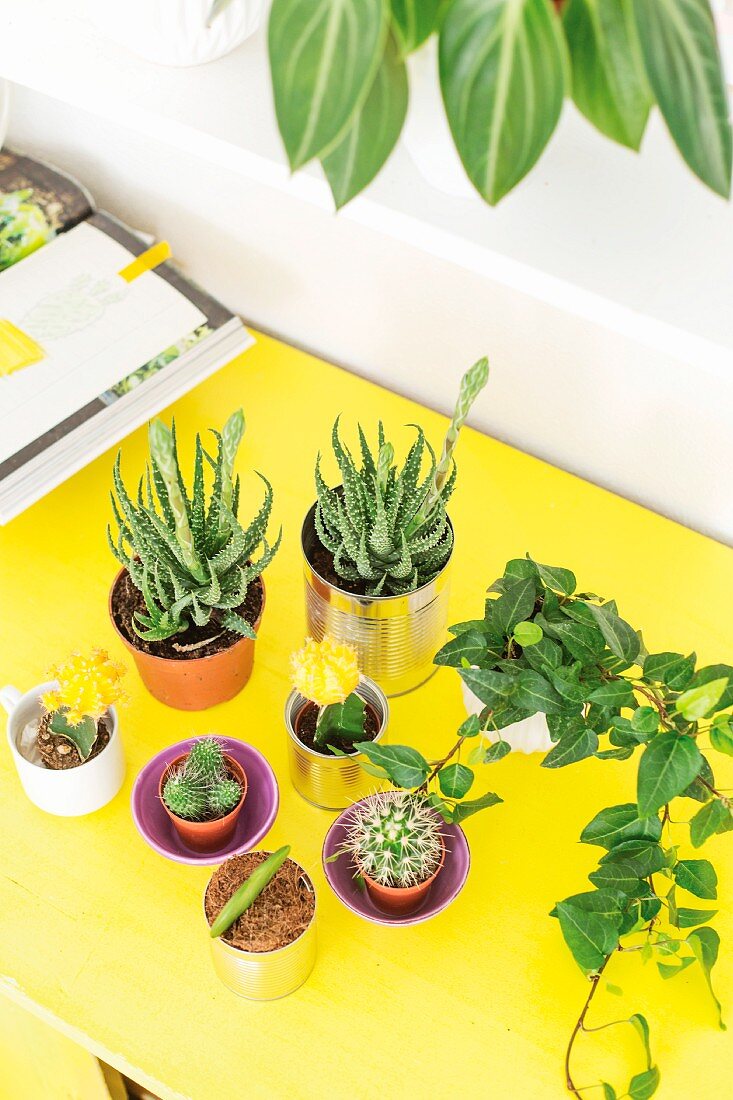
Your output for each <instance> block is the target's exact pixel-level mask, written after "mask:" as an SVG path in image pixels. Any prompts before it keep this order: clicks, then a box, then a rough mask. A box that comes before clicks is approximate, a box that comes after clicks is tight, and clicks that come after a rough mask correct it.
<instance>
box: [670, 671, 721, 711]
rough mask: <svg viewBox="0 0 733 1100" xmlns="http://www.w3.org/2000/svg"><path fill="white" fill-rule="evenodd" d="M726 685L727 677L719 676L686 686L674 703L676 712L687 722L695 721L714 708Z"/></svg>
mask: <svg viewBox="0 0 733 1100" xmlns="http://www.w3.org/2000/svg"><path fill="white" fill-rule="evenodd" d="M727 687H728V680H727V678H723V677H721V678H720V679H719V680H710V681H709V682H708V683H705V684H698V685H697V686H696V687H691V688H688V689H687V691H683V692H682V694H681V695H680V697H679V699H678V700H677V702H676V703H675V707H676V708H677V712H678V713H679V714H681V715H682V717H683V718H686V719H687V721H688V722H697V721H699V720H700V719H701V718H705V717H706V716H707V715H708V714H710V713H711V712H712V711H713V710H714V709H715V707H716V706H717V704H718V702H719V701H720V699H721V697H722V695H723V692H724V691H725V689H726V688H727Z"/></svg>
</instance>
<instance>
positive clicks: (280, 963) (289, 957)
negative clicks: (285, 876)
mask: <svg viewBox="0 0 733 1100" xmlns="http://www.w3.org/2000/svg"><path fill="white" fill-rule="evenodd" d="M261 854H262V855H263V856H267V855H269V854H270V853H269V852H264V853H261ZM246 858H247V857H246V856H236V857H234V859H233V860H228V861H227V864H233V863H234V862H235V860H243V859H246ZM288 863H289V864H291V865H292V868H291V872H292V873H294V874H297V876H298V880H299V882H300V884H301V887H302V892H303V895H304V896H307V899H308V901H309V902H310V904H309V906H308V907H307V908H309V909H310V916H309V919H308V920H307V923H306V925H305V927H304V928H303V930H302V931H301V932H300V933H299V935H297V936H296V938H295V939H293V940H291V942H289V943H287V944H285V945H284V946H282V947H278V948H276V949H275V950H269V951H251V950H247V949H246V948H244V947H238V946H234V945H233V944H232V943H230V942H228V941H227V939H225V936H228V935H229V933H225V934H224V936H219V937H218V938H216V939H211V940H210V943H211V959H212V962H213V964H214V970H215V971H216V973H217V975H218V976H219V978H220V979H221V981H222V982H223V983H224V985H225V986H227V988H229V989H231V991H232V993H236V994H237V995H238V996H240V997H246V998H248V999H249V1000H252V1001H274V1000H278V999H279V998H281V997H287V996H288V994H289V993H293V992H294V991H295V990H296V989H298V988H299V987H300V986H301V985H302V984H303V982H304V981H305V980H306V979H307V978H308V976H309V975H310V973H311V971H312V970H313V966H314V964H315V961H316V895H315V890H314V889H313V883H312V882H311V880H310V878H309V876H308V875H307V874H306V872H305V871H304V870H303V868H302V867H300V866H299V865H298V864H297V863H295V861H294V860H289V861H288ZM227 864H225V865H224V866H223V867H221V868H219V869H218V871H216V872H214V875H213V876H212V878H211V879H210V881H209V884H208V886H207V888H206V892H205V894H204V919H205V920H206V924H207V928H208V927H209V926H210V925H211V923H212V919H211V915H210V913H209V912H208V911H207V907H208V902H209V900H210V894H211V891H212V886H213V885H214V883H215V881H216V879H217V875H219V873H220V872H221V871H224V870H225V868H226V866H227ZM244 877H246V875H243V876H242V878H243V879H244ZM232 892H233V891H232ZM266 894H267V888H266V889H265V891H264V892H263V894H262V895H260V896H261V898H265V897H266ZM258 900H259V899H258ZM256 904H257V902H255V905H256ZM253 908H254V906H253ZM240 919H241V918H240ZM230 932H231V929H230Z"/></svg>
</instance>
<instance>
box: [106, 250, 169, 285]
mask: <svg viewBox="0 0 733 1100" xmlns="http://www.w3.org/2000/svg"><path fill="white" fill-rule="evenodd" d="M170 258H171V246H170V245H169V244H168V241H158V243H157V244H154V245H153V246H152V247H151V248H148V249H147V250H146V251H145V252H143V253H142V254H141V255H140V256H136V257H135V259H134V260H133V261H132V262H131V263H129V264H127V266H126V267H123V268H122V270H121V271H118V272H117V274H118V275H119V277H120V278H121V279H124V280H125V282H126V283H131V282H132V280H133V279H137V277H138V276H139V275H143V274H144V273H145V272H146V271H152V270H153V268H154V267H157V266H158V264H162V263H164V261H165V260H170Z"/></svg>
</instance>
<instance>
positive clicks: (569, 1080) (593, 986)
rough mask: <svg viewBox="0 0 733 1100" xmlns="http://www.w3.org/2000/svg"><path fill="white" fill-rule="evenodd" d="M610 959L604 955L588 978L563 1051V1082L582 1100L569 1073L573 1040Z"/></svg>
mask: <svg viewBox="0 0 733 1100" xmlns="http://www.w3.org/2000/svg"><path fill="white" fill-rule="evenodd" d="M610 959H611V956H610V955H606V958H605V959H604V961H603V964H602V966H601V967H600V968H599V969H598V971H597V972H596V973H595V974H594V975H593V976H592V977H591V979H590V989H589V991H588V996H587V997H586V999H585V1004H584V1005H583V1008H582V1011H581V1013H580V1016H578V1019H577V1021H576V1023H575V1027H574V1028H573V1031H572V1034H571V1036H570V1040H569V1042H568V1047H567V1050H566V1051H565V1084H566V1086H567V1090H568V1092H572V1094H573V1096H577V1097H578V1100H582V1097H581V1095H580V1089H579V1088H578V1087H577V1085H576V1084H575V1081H574V1080H573V1077H572V1074H571V1073H570V1058H571V1056H572V1053H573V1046H574V1045H575V1040H576V1039H577V1037H578V1035H579V1033H580V1032H581V1031H585V1018H586V1016H587V1015H588V1009H589V1008H590V1006H591V1002H592V1000H593V998H594V997H595V994H596V989H597V988H598V983H599V982H600V980H601V975H602V974H603V971H604V970H605V969H606V967H607V966H608V963H609V961H610Z"/></svg>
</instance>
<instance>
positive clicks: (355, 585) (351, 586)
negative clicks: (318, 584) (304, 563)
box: [310, 546, 367, 596]
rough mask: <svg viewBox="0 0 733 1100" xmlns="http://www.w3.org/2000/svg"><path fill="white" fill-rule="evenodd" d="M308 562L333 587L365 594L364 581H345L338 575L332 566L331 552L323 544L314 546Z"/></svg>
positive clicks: (356, 593) (359, 594)
mask: <svg viewBox="0 0 733 1100" xmlns="http://www.w3.org/2000/svg"><path fill="white" fill-rule="evenodd" d="M310 563H311V565H312V566H313V568H314V569H315V571H316V573H317V574H318V576H319V577H322V578H323V580H324V581H327V582H328V583H329V584H331V585H333V586H334V588H343V590H344V592H351V593H353V595H355V596H366V587H367V585H366V581H347V580H345V579H344V578H343V577H339V575H338V573H337V572H336V570H335V569H334V567H333V554H332V553H331V551H330V550H327V549H326V547H325V546H316V548H315V549H314V551H313V553H312V555H310Z"/></svg>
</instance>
